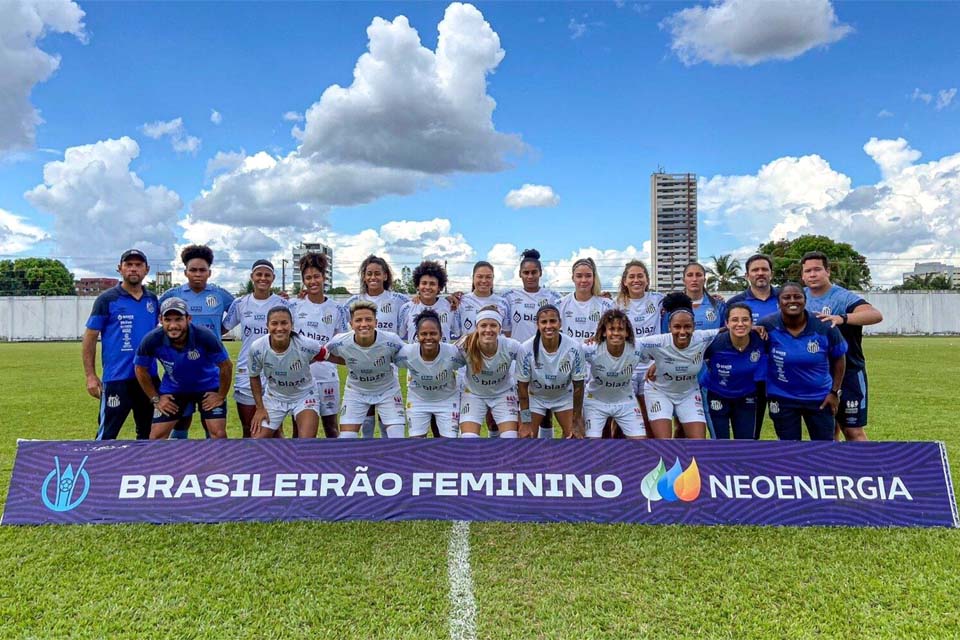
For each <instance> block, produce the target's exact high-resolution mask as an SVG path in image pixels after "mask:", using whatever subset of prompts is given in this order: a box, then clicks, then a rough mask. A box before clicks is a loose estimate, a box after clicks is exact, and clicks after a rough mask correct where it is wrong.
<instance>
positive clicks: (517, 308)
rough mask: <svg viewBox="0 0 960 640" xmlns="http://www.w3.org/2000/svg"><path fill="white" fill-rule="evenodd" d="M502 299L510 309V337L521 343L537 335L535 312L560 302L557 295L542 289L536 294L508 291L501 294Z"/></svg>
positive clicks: (515, 290)
mask: <svg viewBox="0 0 960 640" xmlns="http://www.w3.org/2000/svg"><path fill="white" fill-rule="evenodd" d="M503 298H504V300H506V301H507V306H508V307H509V308H510V337H511V338H513V339H514V340H517V341H519V342H521V343H523V342H526V341H527V340H529V339H530V338H532V337H533V336H534V334H536V333H537V310H538V309H539V308H540V307H542V306H544V305H547V304H552V305H554V306H556V305H557V303H559V302H560V294H559V293H557V292H555V291H551V290H550V289H544V288H543V287H541V288H540V290H539V291H537V292H536V293H530V292H528V291H525V290H523V289H510V291H507V292H506V293H505V294H503Z"/></svg>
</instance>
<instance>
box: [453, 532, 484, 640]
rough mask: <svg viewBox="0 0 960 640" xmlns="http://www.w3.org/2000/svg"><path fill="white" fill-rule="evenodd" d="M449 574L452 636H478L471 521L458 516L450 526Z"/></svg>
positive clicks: (472, 639) (462, 639) (468, 639)
mask: <svg viewBox="0 0 960 640" xmlns="http://www.w3.org/2000/svg"><path fill="white" fill-rule="evenodd" d="M447 576H448V578H449V580H450V625H449V626H450V638H451V640H476V637H477V602H476V600H474V598H473V572H472V571H471V569H470V523H469V522H467V521H465V520H457V521H456V522H454V523H453V528H452V529H451V530H450V546H449V547H448V548H447Z"/></svg>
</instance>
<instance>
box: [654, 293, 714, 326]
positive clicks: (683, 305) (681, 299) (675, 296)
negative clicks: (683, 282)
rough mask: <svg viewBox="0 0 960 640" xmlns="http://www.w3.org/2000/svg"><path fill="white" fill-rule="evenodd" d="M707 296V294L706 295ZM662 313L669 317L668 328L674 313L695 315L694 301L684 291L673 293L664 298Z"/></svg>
mask: <svg viewBox="0 0 960 640" xmlns="http://www.w3.org/2000/svg"><path fill="white" fill-rule="evenodd" d="M704 295H706V294H704ZM660 308H661V310H662V312H663V313H664V314H665V315H666V316H667V326H669V325H670V318H671V317H672V316H673V314H674V313H676V312H678V311H680V312H685V313H689V314H690V315H691V316H692V315H693V301H692V300H691V299H690V296H688V295H687V294H686V293H684V292H683V291H672V292H670V293H668V294H667V295H665V296H663V302H662V303H661V304H660Z"/></svg>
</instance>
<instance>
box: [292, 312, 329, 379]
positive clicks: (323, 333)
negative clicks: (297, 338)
mask: <svg viewBox="0 0 960 640" xmlns="http://www.w3.org/2000/svg"><path fill="white" fill-rule="evenodd" d="M291 307H292V309H291V311H292V312H293V327H294V330H295V331H296V332H297V333H299V334H300V335H302V336H305V337H307V338H312V339H314V340H316V341H317V342H319V343H320V344H322V345H325V344H327V343H328V342H330V340H331V339H332V338H333V336H335V335H337V333H338V331H337V327H338V325H339V323H340V313H341V311H342V310H341V308H340V305H338V304H337V303H336V302H334V301H333V300H331V299H330V298H327V299H325V300H324V301H323V302H322V303H320V304H317V303H315V302H310V300H308V299H307V298H302V299H300V300H296V301H294V302H293V303H292V304H291ZM310 368H311V369H312V371H313V377H314V378H316V379H317V380H318V381H320V382H329V381H331V380H335V379H337V377H338V376H337V365H335V364H333V363H332V362H314V363H313V364H312V365H310Z"/></svg>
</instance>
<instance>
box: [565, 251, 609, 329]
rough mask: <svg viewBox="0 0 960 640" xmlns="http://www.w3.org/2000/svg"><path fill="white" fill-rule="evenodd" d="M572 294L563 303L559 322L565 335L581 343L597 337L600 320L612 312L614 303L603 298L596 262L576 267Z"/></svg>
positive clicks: (581, 261) (583, 261) (583, 262)
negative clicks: (608, 312) (609, 311)
mask: <svg viewBox="0 0 960 640" xmlns="http://www.w3.org/2000/svg"><path fill="white" fill-rule="evenodd" d="M572 272H573V286H574V291H573V293H568V294H567V295H565V296H563V297H562V298H561V299H560V303H559V304H558V305H557V307H558V308H559V309H560V322H561V324H562V326H563V332H564V334H565V335H567V336H569V337H571V338H573V339H574V340H576V341H577V342H580V343H582V342H583V341H584V340H586V339H587V338H592V337H594V336H595V335H596V333H597V326H598V323H599V322H600V316H602V315H603V314H604V313H605V312H607V311H608V310H610V309H612V308H613V302H612V301H611V300H609V299H607V298H604V297H603V296H601V295H600V293H601V291H600V277H599V276H598V274H597V265H596V264H595V263H594V262H593V258H580V259H579V260H577V261H576V262H574V263H573V269H572Z"/></svg>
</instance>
